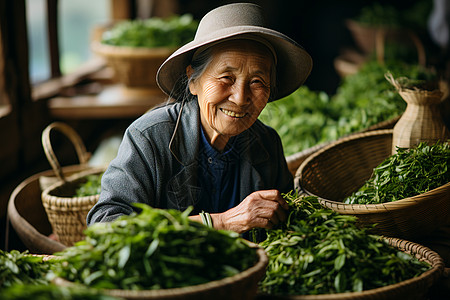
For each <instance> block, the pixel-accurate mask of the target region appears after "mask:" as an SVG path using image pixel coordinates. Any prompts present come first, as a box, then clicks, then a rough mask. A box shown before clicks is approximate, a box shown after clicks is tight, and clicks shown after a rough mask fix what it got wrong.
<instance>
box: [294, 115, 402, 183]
mask: <svg viewBox="0 0 450 300" xmlns="http://www.w3.org/2000/svg"><path fill="white" fill-rule="evenodd" d="M399 119H400V116H397V117H394V118H392V119H389V120H386V121H383V122H379V123H377V124H375V125H372V126H369V127H368V128H366V129H364V130H362V131H359V132H355V133H351V134H349V135H348V136H353V135H355V134H360V133H361V132H368V131H373V130H381V129H392V128H393V127H394V126H395V124H396V123H397V121H398V120H399ZM331 143H333V141H329V142H323V143H320V144H317V145H315V146H313V147H310V148H308V149H305V150H302V151H299V152H297V153H294V154H291V155H288V156H286V162H287V165H288V168H289V171H290V172H291V174H292V176H295V174H296V172H297V170H298V168H299V167H300V165H301V164H302V163H303V162H304V161H305V160H306V159H307V158H308V157H309V156H310V155H312V154H313V153H315V152H317V151H319V150H320V149H322V148H324V147H325V146H327V145H329V144H331Z"/></svg>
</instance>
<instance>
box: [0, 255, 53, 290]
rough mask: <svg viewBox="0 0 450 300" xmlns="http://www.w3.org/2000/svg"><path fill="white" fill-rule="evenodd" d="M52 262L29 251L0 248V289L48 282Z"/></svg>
mask: <svg viewBox="0 0 450 300" xmlns="http://www.w3.org/2000/svg"><path fill="white" fill-rule="evenodd" d="M49 270H50V263H49V262H47V261H44V257H43V256H36V255H31V254H30V253H29V252H28V251H23V252H20V251H18V250H11V251H9V252H8V251H3V250H0V289H2V288H5V287H9V286H12V285H17V284H33V285H39V284H43V285H46V284H48V281H47V280H46V278H45V276H46V274H47V273H48V272H49Z"/></svg>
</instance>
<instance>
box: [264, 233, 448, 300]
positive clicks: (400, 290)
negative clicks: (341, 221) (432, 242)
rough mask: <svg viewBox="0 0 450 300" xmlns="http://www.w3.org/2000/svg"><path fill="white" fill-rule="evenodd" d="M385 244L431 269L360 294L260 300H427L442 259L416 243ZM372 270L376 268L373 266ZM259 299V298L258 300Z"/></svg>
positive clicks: (392, 241)
mask: <svg viewBox="0 0 450 300" xmlns="http://www.w3.org/2000/svg"><path fill="white" fill-rule="evenodd" d="M386 240H387V242H388V243H389V244H390V245H392V246H394V247H396V248H397V249H399V250H401V251H403V252H405V253H409V254H412V255H414V256H415V257H416V258H417V259H419V260H421V261H425V262H427V263H429V264H430V265H431V269H430V270H428V271H426V272H424V273H422V274H421V275H420V276H418V277H414V278H411V279H408V280H405V281H402V282H399V283H396V284H391V285H388V286H384V287H380V288H376V289H372V290H366V291H362V292H352V293H350V292H348V293H339V294H327V295H295V296H272V295H271V296H270V297H267V296H262V297H260V298H261V299H295V300H326V299H327V300H328V299H330V300H331V299H352V300H357V299H358V300H359V299H361V300H368V299H370V300H378V299H380V300H387V299H392V300H398V299H408V300H409V299H427V294H428V291H429V290H430V287H431V286H432V285H433V284H435V283H436V282H437V280H438V279H439V278H440V277H441V276H442V274H443V272H444V262H443V260H442V258H441V257H440V256H439V255H438V254H437V253H436V252H434V251H432V250H430V249H429V248H427V247H425V246H422V245H419V244H417V243H413V242H409V241H406V240H401V239H397V238H386ZM374 268H376V266H375V265H374ZM258 299H259V298H258Z"/></svg>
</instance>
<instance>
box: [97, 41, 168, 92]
mask: <svg viewBox="0 0 450 300" xmlns="http://www.w3.org/2000/svg"><path fill="white" fill-rule="evenodd" d="M92 50H93V52H94V53H95V54H97V55H99V56H100V57H103V58H104V59H105V60H106V63H107V64H108V66H109V67H111V69H113V71H114V74H115V78H116V80H117V81H119V82H120V83H122V84H124V85H125V86H126V87H127V88H143V89H158V90H159V88H158V86H157V83H156V73H157V71H158V68H159V66H160V65H161V64H162V63H163V62H164V60H166V58H167V57H169V56H170V55H171V54H172V53H173V51H174V50H175V49H174V48H170V47H161V48H142V47H140V48H138V47H121V46H112V45H106V44H102V43H100V42H98V41H94V42H93V43H92Z"/></svg>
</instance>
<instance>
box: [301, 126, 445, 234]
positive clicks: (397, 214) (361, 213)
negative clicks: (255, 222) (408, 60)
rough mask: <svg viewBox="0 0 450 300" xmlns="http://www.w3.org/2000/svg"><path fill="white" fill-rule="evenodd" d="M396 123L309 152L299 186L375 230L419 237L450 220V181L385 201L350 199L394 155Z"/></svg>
mask: <svg viewBox="0 0 450 300" xmlns="http://www.w3.org/2000/svg"><path fill="white" fill-rule="evenodd" d="M392 132H393V130H392V129H386V130H375V131H370V132H365V133H360V134H356V135H352V136H349V137H346V138H342V139H339V140H337V141H335V142H334V143H332V144H330V145H328V146H326V147H324V148H322V149H321V150H319V151H317V152H316V153H314V154H312V155H311V156H309V157H308V158H307V159H306V160H305V161H304V162H303V163H302V164H301V165H300V167H299V168H298V170H297V173H296V175H295V179H294V181H295V186H296V188H299V189H301V190H303V191H304V192H305V193H307V194H309V195H314V196H317V197H318V198H319V201H320V203H321V204H322V205H324V206H325V207H328V208H330V209H332V210H335V211H337V212H339V213H341V214H346V215H355V216H357V217H358V221H359V222H360V223H362V224H375V223H376V224H377V226H376V227H375V228H374V229H373V232H375V233H378V234H382V235H385V236H390V237H397V238H403V239H408V240H415V239H416V238H419V237H423V236H426V235H427V234H429V233H431V232H432V231H434V230H435V229H437V228H439V227H441V226H443V225H446V224H448V223H449V221H450V183H447V184H445V185H443V186H441V187H438V188H436V189H434V190H431V191H428V192H426V193H423V194H420V195H417V196H414V197H410V198H405V199H402V200H398V201H394V202H388V203H381V204H365V205H364V204H344V203H342V201H343V200H344V198H345V197H347V196H349V195H351V194H352V193H353V192H355V191H356V190H358V189H359V188H360V187H361V186H362V185H363V184H364V183H365V182H366V180H367V179H369V177H370V176H371V174H372V171H373V169H374V168H375V167H376V166H378V165H379V164H380V163H381V162H382V161H383V160H384V159H386V158H387V157H389V156H390V155H391V147H392Z"/></svg>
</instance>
